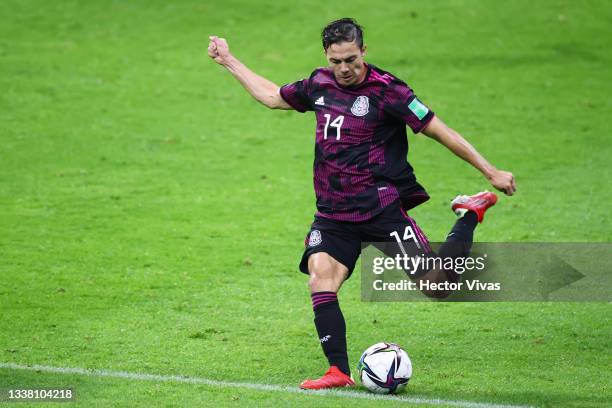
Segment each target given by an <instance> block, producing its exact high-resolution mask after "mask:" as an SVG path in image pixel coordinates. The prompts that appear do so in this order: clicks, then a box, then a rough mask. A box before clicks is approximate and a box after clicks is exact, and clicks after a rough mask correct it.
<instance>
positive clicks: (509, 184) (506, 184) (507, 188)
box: [489, 170, 516, 195]
mask: <svg viewBox="0 0 612 408" xmlns="http://www.w3.org/2000/svg"><path fill="white" fill-rule="evenodd" d="M489 181H490V182H491V185H492V186H493V187H495V188H496V189H498V190H499V191H503V192H504V193H505V194H506V195H512V194H514V193H515V192H516V182H515V181H514V175H513V174H512V173H510V172H509V171H503V170H496V171H495V172H494V173H493V175H491V176H490V177H489Z"/></svg>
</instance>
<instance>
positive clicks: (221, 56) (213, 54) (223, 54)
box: [208, 35, 230, 65]
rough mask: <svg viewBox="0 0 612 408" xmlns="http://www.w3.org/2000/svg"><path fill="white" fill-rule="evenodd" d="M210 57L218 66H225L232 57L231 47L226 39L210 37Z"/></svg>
mask: <svg viewBox="0 0 612 408" xmlns="http://www.w3.org/2000/svg"><path fill="white" fill-rule="evenodd" d="M208 39H209V40H210V42H209V43H208V56H209V57H210V58H212V59H213V60H214V61H215V62H216V63H217V64H221V65H223V64H225V63H226V62H227V60H228V59H229V57H230V52H229V46H228V45H227V41H226V40H225V38H219V37H217V36H216V35H211V36H210V37H208Z"/></svg>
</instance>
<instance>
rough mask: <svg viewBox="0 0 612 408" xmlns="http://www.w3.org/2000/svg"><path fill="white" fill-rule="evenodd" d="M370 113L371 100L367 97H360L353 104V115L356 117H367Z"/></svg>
mask: <svg viewBox="0 0 612 408" xmlns="http://www.w3.org/2000/svg"><path fill="white" fill-rule="evenodd" d="M369 111H370V100H369V99H368V97H367V96H363V95H362V96H358V97H357V99H355V102H353V107H352V108H351V113H352V114H353V115H355V116H365V115H367V114H368V112H369Z"/></svg>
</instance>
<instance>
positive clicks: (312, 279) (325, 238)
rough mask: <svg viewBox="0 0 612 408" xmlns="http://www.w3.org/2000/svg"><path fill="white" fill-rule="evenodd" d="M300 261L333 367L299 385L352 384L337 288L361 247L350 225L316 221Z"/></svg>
mask: <svg viewBox="0 0 612 408" xmlns="http://www.w3.org/2000/svg"><path fill="white" fill-rule="evenodd" d="M306 244H307V247H306V250H305V251H304V256H303V257H302V262H301V263H300V269H301V270H302V272H307V273H308V275H309V280H308V286H309V289H310V296H311V299H312V308H313V312H314V323H315V327H316V330H317V334H318V337H319V341H320V343H321V347H322V349H323V353H324V354H325V357H326V358H327V360H328V362H329V365H330V369H329V370H328V371H327V372H326V373H325V375H323V377H321V378H319V379H316V380H306V381H304V382H303V383H302V384H301V385H300V387H301V388H305V389H322V388H333V387H345V386H350V385H353V384H354V382H353V380H352V379H351V377H350V375H351V373H350V367H349V362H348V353H347V345H346V323H345V321H344V316H343V314H342V310H341V309H340V304H339V302H338V291H339V290H340V287H341V286H342V283H343V282H344V281H345V280H346V279H348V277H349V276H350V274H351V273H352V271H353V268H354V266H355V262H356V261H357V258H358V257H359V253H360V250H361V246H360V242H359V241H358V239H357V238H356V237H354V236H353V235H352V231H351V230H350V227H349V226H346V225H344V226H343V225H342V224H341V223H335V222H334V221H330V220H317V221H315V223H314V224H313V227H312V230H311V232H310V233H309V236H308V237H307V240H306Z"/></svg>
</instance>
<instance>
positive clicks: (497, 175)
mask: <svg viewBox="0 0 612 408" xmlns="http://www.w3.org/2000/svg"><path fill="white" fill-rule="evenodd" d="M422 133H424V134H426V135H427V136H429V137H431V138H432V139H435V140H436V141H438V142H439V143H441V144H443V145H444V146H446V147H447V148H448V149H449V150H450V151H452V152H453V153H455V154H456V155H457V156H459V157H461V158H462V159H463V160H465V161H466V162H468V163H470V164H471V165H472V166H474V167H475V168H476V169H478V170H480V172H481V173H482V174H483V175H484V176H485V177H486V178H487V179H488V180H489V182H491V185H492V186H493V187H495V188H496V189H498V190H499V191H503V192H504V193H505V194H507V195H512V194H514V192H515V191H516V183H515V181H514V175H513V174H512V173H510V172H508V171H503V170H498V169H497V168H495V166H493V165H492V164H491V163H489V162H488V161H487V160H486V159H485V158H484V157H483V156H482V155H481V154H480V153H478V151H477V150H476V149H475V148H474V146H472V145H471V144H470V143H469V142H468V141H467V140H465V139H464V138H463V137H462V136H461V135H460V134H459V133H458V132H456V131H455V130H453V129H451V128H450V127H448V126H447V125H446V124H445V123H444V122H442V121H441V120H440V119H438V117H437V116H434V118H433V119H432V120H431V121H430V122H429V124H428V125H427V126H426V127H425V129H423V131H422Z"/></svg>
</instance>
